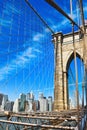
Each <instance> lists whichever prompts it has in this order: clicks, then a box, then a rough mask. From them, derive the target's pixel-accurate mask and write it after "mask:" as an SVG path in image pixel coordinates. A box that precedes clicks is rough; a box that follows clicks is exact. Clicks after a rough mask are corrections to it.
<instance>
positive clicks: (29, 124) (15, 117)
mask: <svg viewBox="0 0 87 130" xmlns="http://www.w3.org/2000/svg"><path fill="white" fill-rule="evenodd" d="M77 113H78V112H77V110H76V109H73V110H68V111H60V112H44V113H41V112H30V113H23V112H22V113H13V112H7V111H4V112H0V126H1V127H2V128H3V124H6V130H9V129H7V128H8V124H10V125H14V126H19V125H21V126H23V129H22V130H25V129H28V128H31V129H33V128H37V129H38V128H41V129H43V130H48V129H64V130H65V129H66V130H68V129H69V130H75V129H76V128H77V129H78V114H77ZM86 114H87V111H86V109H84V110H82V109H81V110H79V124H80V125H81V124H84V128H85V127H86V125H87V124H86V120H85V115H86ZM2 117H5V119H3V118H2ZM82 119H84V120H83V121H84V123H80V122H81V121H82ZM69 123H70V124H69ZM71 124H72V125H71ZM80 127H81V126H80ZM3 129H4V128H3ZM15 130H16V127H15ZM81 130H82V129H81ZM84 130H85V129H84Z"/></svg>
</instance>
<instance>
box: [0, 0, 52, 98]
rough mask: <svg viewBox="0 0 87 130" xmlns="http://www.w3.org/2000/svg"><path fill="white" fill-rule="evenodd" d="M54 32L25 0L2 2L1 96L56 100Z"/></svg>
mask: <svg viewBox="0 0 87 130" xmlns="http://www.w3.org/2000/svg"><path fill="white" fill-rule="evenodd" d="M53 48H54V46H53V44H52V43H51V32H50V30H49V29H48V28H47V26H46V25H45V24H44V23H43V22H42V21H41V20H40V18H39V17H38V16H37V15H36V14H35V12H34V11H33V10H32V9H31V8H30V7H29V6H28V5H27V4H26V2H25V1H24V0H19V1H17V0H8V1H7V0H3V1H2V0H0V92H1V93H3V94H6V95H8V96H9V99H10V100H15V99H16V98H18V97H19V94H20V93H24V94H27V93H29V92H31V91H32V92H33V93H34V95H35V98H36V99H37V98H38V94H39V92H42V93H43V94H44V95H45V96H53V82H54V81H53V73H54V60H53V59H54V58H53V57H54V49H53Z"/></svg>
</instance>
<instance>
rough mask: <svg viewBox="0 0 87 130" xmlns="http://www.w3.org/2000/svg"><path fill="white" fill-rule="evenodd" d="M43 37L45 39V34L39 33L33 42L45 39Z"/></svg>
mask: <svg viewBox="0 0 87 130" xmlns="http://www.w3.org/2000/svg"><path fill="white" fill-rule="evenodd" d="M43 37H44V35H43V34H41V33H38V34H36V35H34V37H33V41H40V39H41V38H43Z"/></svg>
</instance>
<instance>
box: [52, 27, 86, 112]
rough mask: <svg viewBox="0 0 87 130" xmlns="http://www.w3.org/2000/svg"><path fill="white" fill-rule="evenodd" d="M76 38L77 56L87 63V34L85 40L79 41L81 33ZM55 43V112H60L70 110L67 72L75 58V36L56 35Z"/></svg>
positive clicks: (76, 34) (76, 33) (75, 34)
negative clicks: (86, 43)
mask: <svg viewBox="0 0 87 130" xmlns="http://www.w3.org/2000/svg"><path fill="white" fill-rule="evenodd" d="M86 28H87V27H86ZM86 30H87V29H86ZM86 32H87V31H86ZM74 38H75V50H76V55H77V56H78V57H79V58H81V59H83V60H84V59H85V61H84V62H87V60H86V59H87V58H86V56H87V54H86V53H87V50H85V49H86V48H87V47H86V46H87V45H84V43H85V42H86V41H87V35H86V34H85V36H84V38H83V39H82V38H81V37H80V39H79V32H75V33H74ZM53 42H54V47H55V49H54V53H55V54H54V55H55V81H54V82H55V90H54V110H55V111H58V110H64V109H68V108H69V96H68V95H69V93H68V74H67V70H68V67H69V65H70V62H71V61H72V59H73V58H74V47H73V35H72V33H70V34H66V35H63V34H62V33H56V34H54V35H53ZM84 50H85V51H84ZM84 52H85V53H84ZM84 57H85V58H84ZM86 64H87V63H85V65H86Z"/></svg>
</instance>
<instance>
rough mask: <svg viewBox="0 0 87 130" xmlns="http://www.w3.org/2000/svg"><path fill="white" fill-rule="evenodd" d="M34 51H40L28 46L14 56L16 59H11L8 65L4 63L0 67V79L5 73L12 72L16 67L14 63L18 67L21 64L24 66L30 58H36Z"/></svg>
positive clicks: (20, 66)
mask: <svg viewBox="0 0 87 130" xmlns="http://www.w3.org/2000/svg"><path fill="white" fill-rule="evenodd" d="M35 52H37V53H42V52H41V51H40V50H39V49H37V48H34V47H28V48H27V49H26V51H24V52H23V53H22V52H21V53H20V54H19V55H18V56H17V57H16V59H14V60H12V61H11V62H10V63H9V64H8V65H5V66H4V67H3V68H1V69H0V80H3V79H4V78H5V77H6V75H9V74H12V72H13V71H14V70H15V69H16V65H17V67H19V68H22V67H23V66H26V65H27V63H29V61H30V60H31V59H32V58H36V57H37V55H36V54H35Z"/></svg>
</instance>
